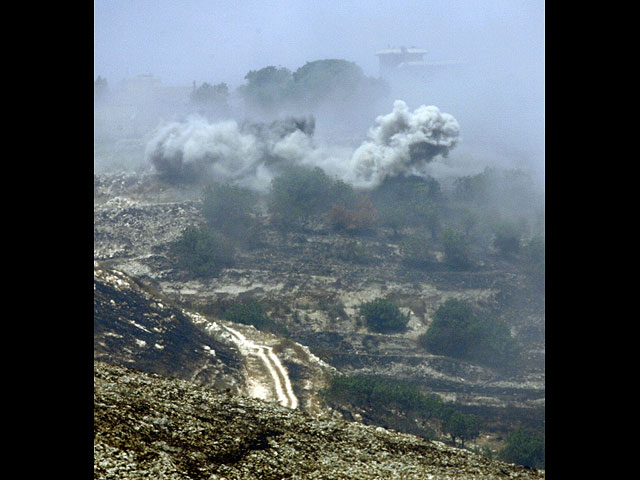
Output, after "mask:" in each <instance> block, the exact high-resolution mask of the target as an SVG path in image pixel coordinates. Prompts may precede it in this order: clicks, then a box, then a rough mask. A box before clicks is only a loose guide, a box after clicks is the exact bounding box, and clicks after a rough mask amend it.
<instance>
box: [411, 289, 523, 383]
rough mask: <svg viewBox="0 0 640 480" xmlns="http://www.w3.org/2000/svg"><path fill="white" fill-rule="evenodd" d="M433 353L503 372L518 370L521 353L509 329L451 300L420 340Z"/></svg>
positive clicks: (439, 310)
mask: <svg viewBox="0 0 640 480" xmlns="http://www.w3.org/2000/svg"><path fill="white" fill-rule="evenodd" d="M418 342H419V344H420V345H421V346H422V347H424V348H425V349H426V350H428V351H429V352H431V353H434V354H436V355H446V356H449V357H454V358H460V359H464V360H470V361H475V362H478V363H481V364H485V365H487V366H490V367H494V368H497V369H499V370H501V371H503V372H509V371H513V370H515V369H516V368H517V367H519V359H520V349H519V347H518V345H517V343H516V341H515V340H514V339H513V338H512V337H511V334H510V332H509V329H508V327H507V326H506V325H505V324H504V323H503V322H501V321H499V320H498V319H492V318H483V316H481V315H477V314H475V313H474V311H473V309H472V308H471V305H469V304H468V303H466V302H463V301H461V300H457V299H449V300H447V301H446V302H445V303H444V304H443V305H442V306H440V307H439V308H438V309H437V310H436V312H435V314H434V316H433V323H432V324H431V326H430V327H429V329H428V330H427V331H426V333H424V334H423V335H421V336H420V337H419V339H418Z"/></svg>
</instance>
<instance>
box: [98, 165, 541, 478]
mask: <svg viewBox="0 0 640 480" xmlns="http://www.w3.org/2000/svg"><path fill="white" fill-rule="evenodd" d="M199 196H200V192H199V191H197V190H187V189H180V188H176V187H170V186H167V185H163V184H162V183H159V182H158V181H157V180H155V179H154V177H153V176H152V175H142V174H135V173H130V174H104V175H96V176H95V183H94V258H95V260H96V262H97V263H96V269H95V285H96V286H95V287H94V288H95V292H97V293H96V298H97V299H98V300H96V304H97V306H96V311H97V312H99V315H97V316H94V332H95V345H96V348H95V358H96V360H105V361H109V362H115V363H120V364H122V365H127V366H131V367H135V368H138V369H140V370H144V371H150V372H154V373H157V374H161V375H165V376H173V377H178V378H181V379H185V380H190V381H195V382H197V383H199V384H201V385H203V386H209V387H213V388H215V389H217V390H225V389H229V391H230V392H232V393H239V394H245V395H249V396H253V397H255V398H258V399H263V400H271V401H274V402H277V403H279V404H280V405H282V406H284V407H289V408H291V407H296V408H297V409H302V410H305V411H307V412H309V413H313V414H319V413H321V412H327V411H329V410H328V409H327V406H326V405H324V404H323V401H322V399H321V398H320V396H319V394H318V392H320V391H321V390H322V388H324V386H325V385H326V381H327V378H329V376H330V375H331V374H332V373H335V372H341V373H346V374H353V373H364V374H376V375H384V376H388V377H391V378H395V379H406V380H409V381H411V382H415V383H416V384H418V385H420V387H421V388H423V389H424V390H425V391H427V392H430V393H435V394H437V395H439V396H440V397H441V398H442V399H443V400H445V401H447V402H451V403H454V404H456V405H458V406H461V407H463V408H466V409H467V410H468V411H470V412H472V413H480V414H481V415H482V416H483V417H484V418H488V419H490V420H491V421H490V422H489V423H491V424H492V425H493V426H492V428H491V429H490V430H488V431H486V432H484V433H483V437H482V438H481V441H480V442H479V443H482V439H484V441H485V442H487V444H488V445H490V446H493V447H495V446H497V445H498V444H497V443H495V442H499V440H500V436H502V435H503V434H504V432H505V431H506V427H507V426H508V423H509V422H510V421H512V420H513V418H525V417H533V418H536V419H539V418H540V415H542V416H543V415H544V404H545V375H544V359H545V356H544V353H545V347H544V298H543V297H542V298H540V295H539V294H538V295H537V296H536V295H533V294H532V293H531V292H530V286H529V285H528V284H527V282H526V278H525V277H524V276H523V275H522V274H521V273H520V272H518V271H517V269H514V268H512V267H511V266H509V265H506V264H504V263H501V262H500V261H499V260H495V261H488V262H485V263H484V264H483V265H481V266H480V267H479V268H477V269H474V270H473V271H468V272H456V271H451V270H449V269H447V268H444V267H443V268H440V269H438V268H434V269H431V270H430V271H424V270H412V269H409V268H407V267H406V266H404V265H403V264H402V262H401V256H400V253H399V246H398V242H397V240H395V239H394V237H393V235H391V234H387V233H385V232H380V233H378V234H376V235H372V236H367V237H358V238H351V237H348V236H344V235H338V234H335V233H334V232H332V231H330V230H327V229H326V228H323V227H322V226H318V227H317V228H310V229H307V230H306V231H304V232H298V233H289V234H281V233H279V232H278V231H277V230H275V229H274V228H272V227H271V226H270V224H269V222H268V220H267V219H266V217H262V218H261V225H262V229H261V236H260V245H259V246H258V247H257V248H255V249H252V250H250V251H243V252H240V253H239V255H238V257H237V261H236V262H235V265H234V266H233V268H227V269H224V270H223V271H222V272H221V274H220V275H219V276H218V277H215V278H212V279H208V280H202V279H194V278H190V277H189V276H187V275H186V274H184V273H183V272H181V271H179V270H177V269H176V268H175V265H174V264H173V262H172V261H171V258H169V257H168V255H167V252H168V246H169V244H170V243H171V242H172V241H174V240H175V239H176V238H178V236H179V235H180V234H181V232H182V230H183V229H184V228H185V227H187V226H190V225H197V224H198V223H199V222H201V221H202V220H203V219H202V217H201V214H200V212H199V210H198V200H199ZM354 245H355V246H356V247H357V248H359V249H361V250H362V251H364V252H366V261H353V260H352V259H350V258H349V257H348V256H346V255H344V254H343V252H345V251H349V249H350V248H351V249H352V248H353V247H354ZM125 284H126V285H125ZM119 288H120V290H118V289H119ZM381 296H385V297H389V298H392V299H393V300H394V301H395V302H396V303H397V304H398V305H399V306H400V307H401V309H402V310H403V311H404V312H405V313H407V314H409V315H410V321H409V328H408V330H407V331H406V332H404V333H400V334H385V335H381V334H375V333H372V332H370V331H368V330H367V328H366V327H365V326H364V325H363V323H362V321H361V319H360V316H359V314H358V307H359V305H361V304H362V303H363V302H366V301H369V300H373V299H375V298H378V297H381ZM163 298H164V299H165V301H164V302H163V300H162V299H163ZM448 298H459V299H464V300H469V301H471V302H473V303H474V304H475V305H479V306H481V307H482V308H484V309H486V310H487V311H491V312H494V313H495V314H496V315H497V316H499V317H500V318H502V319H503V320H504V321H505V322H506V323H507V324H508V325H509V326H510V328H511V331H512V334H513V335H514V336H515V337H516V338H517V339H518V340H519V342H520V343H521V345H522V346H523V348H524V353H525V358H526V368H525V369H524V370H523V371H521V372H520V373H518V374H517V375H512V376H506V375H504V374H501V373H499V372H496V371H494V370H492V369H490V368H487V367H483V366H479V365H475V364H471V363H468V362H464V361H460V360H454V359H452V358H448V357H443V356H439V355H432V354H429V353H427V352H425V351H424V350H423V349H420V348H418V346H417V343H416V339H417V337H418V336H419V335H420V334H422V333H424V332H425V330H426V329H427V328H428V326H429V325H430V323H431V321H432V316H433V313H434V312H435V310H436V309H437V308H438V307H439V306H440V305H442V304H443V303H444V302H445V301H446V300H447V299H448ZM243 299H255V300H259V301H261V302H262V303H263V304H264V305H265V306H266V307H267V309H268V311H269V313H270V315H271V317H272V318H274V319H277V320H278V321H279V322H281V323H282V324H284V325H286V326H287V328H288V330H289V332H290V336H289V338H282V337H277V336H274V335H271V334H267V333H264V332H259V331H258V330H256V329H254V328H253V327H247V326H244V325H232V324H230V323H225V322H223V321H222V320H221V319H220V315H219V313H220V311H221V308H222V307H223V306H224V305H226V304H227V303H228V302H229V301H232V300H243ZM125 304H126V305H125ZM169 305H172V306H171V307H169ZM96 318H98V319H99V321H98V322H97V323H96ZM234 332H235V333H234ZM163 346H164V348H162V347H163ZM274 357H275V359H274ZM265 358H266V360H265ZM278 362H279V363H280V364H281V367H282V369H280V368H279V367H278V365H277V364H278ZM273 369H276V371H277V373H276V377H277V378H278V379H279V380H278V382H279V386H278V382H276V381H275V378H276V377H274V375H273V374H272V373H270V372H271V370H273ZM270 379H271V380H270ZM287 381H288V382H290V384H291V385H290V387H291V392H292V394H288V393H283V392H285V391H286V390H287V387H286V383H287ZM294 397H295V399H294ZM243 401H244V400H243ZM256 405H258V404H256ZM338 410H339V412H340V415H342V416H343V417H344V418H347V419H351V418H355V419H360V418H363V417H364V418H366V412H364V411H356V410H354V409H353V408H352V406H347V405H345V406H344V408H341V409H338ZM274 411H279V410H277V409H276V410H274ZM333 413H334V414H337V413H338V412H336V411H333ZM291 415H293V414H292V413H291ZM505 415H506V416H505ZM492 422H493V423H492ZM353 428H356V427H353ZM358 428H360V427H358ZM416 441H417V440H416ZM434 448H435V447H434ZM223 476H224V475H223ZM167 478H170V477H167ZM193 478H196V477H193ZM197 478H200V477H197ZM202 478H205V477H202ZM206 478H209V477H206ZM211 478H215V477H211ZM226 478H236V477H232V476H227V477H226ZM238 478H239V477H238ZM263 478H267V477H263ZM274 478H275V477H274ZM278 478H280V477H278ZM292 478H295V477H292ZM304 478H361V477H349V476H344V477H339V476H334V477H322V476H317V477H313V476H311V477H304ZM362 478H371V477H362ZM384 478H395V477H384ZM398 478H405V477H398ZM406 478H430V477H428V476H423V477H408V476H407V477H406ZM433 478H443V477H437V476H436V477H433ZM449 478H475V477H455V476H452V477H449ZM478 478H480V477H478ZM482 478H491V477H486V476H485V477H482ZM496 478H500V477H496Z"/></svg>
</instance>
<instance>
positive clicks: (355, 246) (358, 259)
mask: <svg viewBox="0 0 640 480" xmlns="http://www.w3.org/2000/svg"><path fill="white" fill-rule="evenodd" d="M335 255H336V257H337V258H339V259H340V260H342V261H343V262H349V263H356V264H360V265H366V264H370V263H373V262H374V261H375V260H374V258H373V257H372V256H371V255H370V254H369V253H368V252H367V249H366V248H365V247H363V246H362V245H361V244H360V243H359V242H357V241H355V240H350V241H348V242H346V243H343V244H341V245H338V246H337V247H336V249H335Z"/></svg>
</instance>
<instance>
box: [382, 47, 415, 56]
mask: <svg viewBox="0 0 640 480" xmlns="http://www.w3.org/2000/svg"><path fill="white" fill-rule="evenodd" d="M404 53H427V51H426V50H423V49H421V48H416V47H409V48H404V47H400V48H387V49H385V50H380V51H378V52H376V55H402V54H404Z"/></svg>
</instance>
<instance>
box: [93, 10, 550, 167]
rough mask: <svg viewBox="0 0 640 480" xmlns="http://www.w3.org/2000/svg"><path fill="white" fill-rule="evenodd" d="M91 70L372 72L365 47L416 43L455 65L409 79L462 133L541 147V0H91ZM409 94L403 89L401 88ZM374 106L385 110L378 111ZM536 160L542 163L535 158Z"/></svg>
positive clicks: (232, 78)
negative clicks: (347, 68) (337, 65)
mask: <svg viewBox="0 0 640 480" xmlns="http://www.w3.org/2000/svg"><path fill="white" fill-rule="evenodd" d="M94 7H95V8H94V12H95V13H94V32H95V33H94V70H95V72H94V73H95V77H97V76H98V75H100V76H102V77H105V78H107V80H108V82H109V85H117V84H118V82H119V81H120V80H122V79H124V78H130V77H133V76H136V75H138V74H140V73H151V74H153V75H154V76H156V77H159V78H160V79H161V80H162V83H163V84H164V85H169V86H172V85H175V86H178V85H181V86H190V85H191V84H192V82H193V81H194V80H195V81H196V82H197V83H198V84H201V83H203V82H209V83H219V82H226V83H227V84H229V86H230V87H232V88H233V87H236V86H238V85H240V84H242V83H244V76H245V75H246V73H247V72H248V71H249V70H258V69H260V68H263V67H266V66H269V65H274V66H283V67H287V68H289V69H290V70H292V71H294V70H296V69H297V68H299V67H301V66H303V65H304V64H305V62H307V61H313V60H320V59H326V58H340V59H346V60H349V61H353V62H355V63H357V64H358V65H359V66H360V67H362V68H363V70H364V72H365V74H367V75H369V76H376V77H377V76H378V73H379V72H378V59H377V57H376V56H375V53H376V51H377V50H380V49H384V48H387V47H389V46H416V47H420V48H423V49H425V50H427V52H428V53H427V54H426V55H425V58H424V59H425V60H426V61H434V62H437V61H459V62H464V63H465V65H467V70H466V71H465V73H464V74H459V75H456V76H451V77H448V78H445V79H444V80H442V79H440V82H439V83H438V80H437V79H434V81H433V82H432V83H431V84H421V85H419V86H417V87H416V89H415V93H416V95H415V97H416V100H414V99H412V98H407V99H405V100H407V102H408V103H409V104H410V106H411V107H412V108H416V107H418V106H419V104H418V102H420V103H427V104H435V105H437V106H439V107H440V108H441V109H443V110H444V111H447V112H450V113H452V114H453V115H454V116H455V117H456V118H457V119H458V120H459V121H460V123H461V127H462V132H463V136H464V135H465V134H466V135H467V138H469V137H470V136H474V135H475V137H476V139H481V138H487V139H488V140H489V141H490V139H491V138H495V139H501V141H503V142H504V141H505V139H510V141H507V142H506V144H505V145H503V147H504V148H505V149H507V150H509V149H515V150H526V151H527V152H528V153H529V154H531V155H535V156H537V157H538V159H540V158H542V157H543V150H544V58H545V57H544V49H545V45H544V1H543V0H527V1H518V0H476V1H471V0H421V1H411V0H395V1H391V0H386V1H382V0H351V1H346V0H342V1H340V0H323V1H311V0H280V1H270V0H262V1H258V0H210V1H203V0H181V1H166V0H95V1H94ZM407 96H409V95H407ZM381 113H385V112H381ZM542 168H544V167H542Z"/></svg>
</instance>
